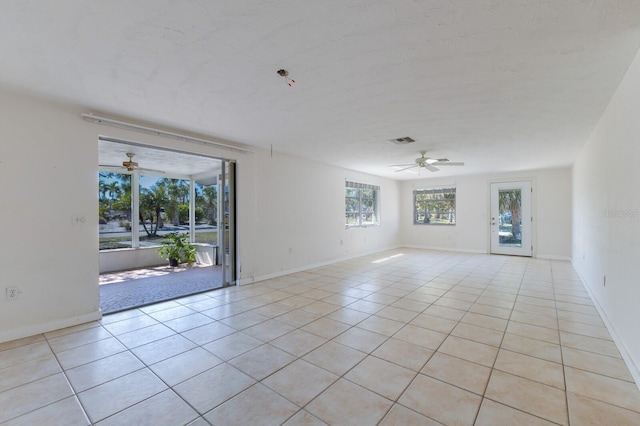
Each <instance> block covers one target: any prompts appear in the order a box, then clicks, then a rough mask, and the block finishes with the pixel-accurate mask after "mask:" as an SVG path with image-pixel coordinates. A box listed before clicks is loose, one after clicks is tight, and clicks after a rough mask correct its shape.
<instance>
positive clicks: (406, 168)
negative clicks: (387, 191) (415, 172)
mask: <svg viewBox="0 0 640 426" xmlns="http://www.w3.org/2000/svg"><path fill="white" fill-rule="evenodd" d="M405 165H406V164H405ZM414 167H418V166H416V165H415V164H412V165H410V166H409V167H405V168H404V169H399V170H396V172H404V171H405V170H409V169H413V168H414Z"/></svg>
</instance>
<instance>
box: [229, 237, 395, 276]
mask: <svg viewBox="0 0 640 426" xmlns="http://www.w3.org/2000/svg"><path fill="white" fill-rule="evenodd" d="M400 247H403V246H396V247H387V248H383V249H378V250H370V251H366V252H362V253H358V254H354V255H350V256H343V257H338V258H335V259H331V260H326V261H323V262H317V263H312V264H309V265H304V266H299V267H297V268H292V269H286V270H283V271H278V272H273V273H271V274H264V275H259V276H257V277H248V278H242V279H241V280H240V281H239V282H238V285H245V284H251V283H257V282H259V281H265V280H270V279H273V278H278V277H282V276H284V275H289V274H295V273H297V272H303V271H308V270H310V269H315V268H321V267H323V266H327V265H333V264H335V263H340V262H344V261H345V260H351V259H356V258H358V257H362V256H369V255H371V254H376V253H381V252H383V251H389V250H395V249H398V248H400Z"/></svg>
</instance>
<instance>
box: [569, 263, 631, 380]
mask: <svg viewBox="0 0 640 426" xmlns="http://www.w3.org/2000/svg"><path fill="white" fill-rule="evenodd" d="M571 264H572V265H573V269H574V270H575V271H576V273H577V274H578V276H579V277H580V281H581V282H582V286H583V287H584V288H585V289H586V290H587V293H589V298H590V299H591V301H592V302H593V304H594V306H595V307H596V309H597V310H598V313H599V314H600V317H601V318H602V321H603V322H604V325H605V327H606V328H607V330H608V331H609V334H610V335H611V338H612V339H613V342H614V343H615V344H616V346H617V347H618V350H619V351H620V355H622V359H623V360H624V363H625V364H626V365H627V368H628V369H629V373H631V376H632V377H633V380H634V381H635V382H636V386H637V387H638V390H640V363H637V362H636V361H635V360H634V359H633V356H632V355H631V354H630V353H629V350H628V349H627V347H626V346H625V344H624V341H623V340H622V339H620V337H619V336H618V334H617V333H616V329H615V328H614V327H613V325H612V324H611V322H610V321H609V318H608V317H607V314H606V313H605V311H604V309H602V306H600V302H598V299H597V298H596V297H595V295H594V294H593V292H592V291H591V288H590V287H589V286H588V285H587V281H586V280H585V279H584V277H583V276H582V274H581V273H580V271H578V268H576V266H575V263H574V262H573V260H572V261H571Z"/></svg>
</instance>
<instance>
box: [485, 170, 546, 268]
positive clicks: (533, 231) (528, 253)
mask: <svg viewBox="0 0 640 426" xmlns="http://www.w3.org/2000/svg"><path fill="white" fill-rule="evenodd" d="M523 183H524V184H528V185H529V186H530V188H531V192H530V195H531V196H530V206H529V209H530V219H529V220H528V221H527V222H528V223H529V224H530V227H529V229H530V236H529V242H525V241H523V250H517V249H516V250H511V249H509V248H506V249H499V250H494V247H493V243H492V240H493V235H494V229H493V227H492V223H493V220H492V209H493V206H492V198H493V196H492V191H493V189H492V188H493V186H494V185H500V186H502V185H504V186H505V187H508V186H509V184H514V185H517V184H523ZM535 187H536V179H535V178H534V177H523V178H512V179H496V180H491V181H489V182H488V189H487V192H488V198H489V202H488V208H487V238H488V240H487V253H489V254H496V255H511V256H523V257H535V253H536V249H537V247H536V235H537V227H536V226H537V223H536V221H535V220H534V217H535V215H536V213H535V212H536V191H535ZM522 222H523V223H524V217H523V218H522ZM524 244H527V246H526V247H528V250H527V249H525V247H524Z"/></svg>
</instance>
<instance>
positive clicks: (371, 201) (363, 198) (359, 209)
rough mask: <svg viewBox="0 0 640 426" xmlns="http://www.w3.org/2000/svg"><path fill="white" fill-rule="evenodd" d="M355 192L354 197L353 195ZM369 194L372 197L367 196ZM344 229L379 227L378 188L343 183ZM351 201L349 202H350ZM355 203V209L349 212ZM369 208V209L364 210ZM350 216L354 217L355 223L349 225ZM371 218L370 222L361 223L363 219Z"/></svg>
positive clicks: (357, 183)
mask: <svg viewBox="0 0 640 426" xmlns="http://www.w3.org/2000/svg"><path fill="white" fill-rule="evenodd" d="M353 191H355V195H354V193H353ZM367 193H371V194H372V196H367V195H366V194H367ZM344 197H345V208H344V211H345V228H347V229H348V228H367V227H370V226H380V187H379V186H377V185H369V184H366V183H359V182H351V181H345V192H344ZM350 201H351V202H350ZM354 203H355V206H356V209H355V210H349V208H348V207H349V206H350V205H353V204H354ZM366 206H369V209H366ZM350 215H353V216H355V222H356V223H349V217H350ZM367 216H371V221H367V222H365V221H363V217H367Z"/></svg>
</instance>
